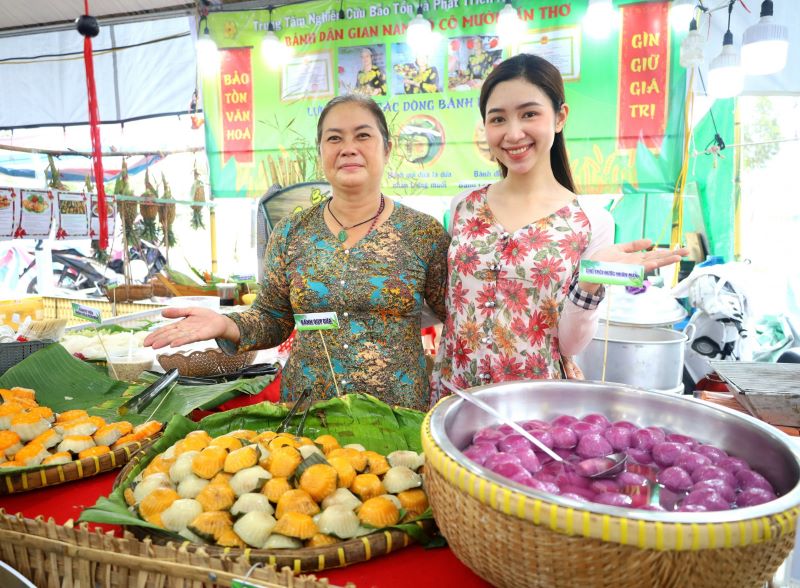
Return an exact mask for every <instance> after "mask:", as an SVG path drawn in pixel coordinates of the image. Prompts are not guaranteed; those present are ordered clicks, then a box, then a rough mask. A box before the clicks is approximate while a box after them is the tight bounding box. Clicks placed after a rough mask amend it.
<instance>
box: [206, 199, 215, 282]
mask: <svg viewBox="0 0 800 588" xmlns="http://www.w3.org/2000/svg"><path fill="white" fill-rule="evenodd" d="M208 200H209V203H210V204H211V206H209V209H208V217H209V225H208V226H209V232H210V233H211V274H212V275H213V274H216V273H217V215H216V213H215V212H214V205H213V202H214V194H213V193H212V194H211V195H210V196H209V197H208Z"/></svg>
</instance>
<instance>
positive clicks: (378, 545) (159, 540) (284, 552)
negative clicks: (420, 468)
mask: <svg viewBox="0 0 800 588" xmlns="http://www.w3.org/2000/svg"><path fill="white" fill-rule="evenodd" d="M148 447H149V445H148V446H145V447H143V448H142V450H141V451H140V452H139V453H138V454H137V455H136V456H134V458H133V459H131V460H130V461H129V462H128V464H127V465H126V466H125V467H124V468H123V469H122V470H121V471H120V473H119V474H118V475H117V478H116V479H115V480H114V488H117V487H118V486H120V485H121V484H122V483H123V481H124V480H125V479H126V478H127V477H128V475H129V474H130V472H131V471H132V470H133V469H134V468H135V467H136V466H137V465H138V464H139V462H140V461H142V460H147V457H148V456H147V449H148ZM144 463H146V461H144ZM416 525H417V526H419V527H420V529H422V531H423V532H424V533H426V534H428V535H433V534H436V533H438V529H437V527H436V523H435V522H434V521H433V520H432V519H423V520H420V521H417V522H416ZM125 530H126V531H128V532H130V533H132V534H133V535H134V536H136V537H138V538H139V539H142V540H144V539H149V540H151V541H152V542H153V543H156V544H159V545H166V544H167V543H169V542H170V541H173V540H174V539H173V536H171V535H169V534H168V533H166V532H159V531H157V530H155V529H151V528H147V527H135V526H126V527H125ZM413 541H414V540H413V539H412V538H411V537H409V535H408V534H407V533H404V532H403V531H401V530H399V529H383V530H380V531H376V532H375V533H370V534H369V535H364V536H363V537H358V538H356V539H349V540H346V541H340V542H339V543H335V544H333V545H328V546H325V547H306V548H303V549H273V550H270V549H250V548H248V549H239V548H232V547H217V546H215V545H201V544H197V543H191V542H189V541H186V542H185V543H184V544H183V545H182V548H183V549H185V550H186V551H189V552H194V551H198V550H202V551H203V552H204V553H206V554H208V555H209V556H210V557H215V558H219V557H230V558H240V559H242V560H244V561H246V562H248V563H250V564H254V563H263V564H266V565H270V566H275V567H277V568H279V569H282V568H284V567H288V568H290V569H291V570H293V571H294V573H296V574H300V573H305V572H319V571H322V570H327V569H332V568H341V567H345V566H349V565H352V564H355V563H360V562H362V561H369V560H371V559H374V558H376V557H378V556H381V555H388V554H389V553H392V552H394V551H397V550H398V549H402V548H403V547H407V546H408V545H409V544H411V543H412V542H413Z"/></svg>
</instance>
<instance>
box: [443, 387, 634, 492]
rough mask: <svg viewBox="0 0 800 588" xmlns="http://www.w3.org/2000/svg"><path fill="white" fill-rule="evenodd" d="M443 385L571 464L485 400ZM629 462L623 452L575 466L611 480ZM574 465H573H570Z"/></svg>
mask: <svg viewBox="0 0 800 588" xmlns="http://www.w3.org/2000/svg"><path fill="white" fill-rule="evenodd" d="M441 383H442V385H443V386H444V387H445V388H447V389H448V390H450V391H451V392H454V393H455V394H457V395H458V396H459V397H461V398H463V399H464V400H466V401H467V402H469V403H470V404H474V405H475V406H477V407H478V408H480V409H481V410H483V411H484V412H487V413H489V414H490V415H492V416H493V417H494V418H496V419H497V420H498V421H500V422H501V423H503V424H504V425H508V426H509V427H511V428H512V429H514V430H515V431H516V432H517V433H519V434H520V435H522V436H523V437H525V439H527V440H528V441H530V442H531V443H533V444H534V445H535V446H536V447H538V448H539V449H540V450H541V451H543V452H544V453H546V454H547V455H549V456H550V457H552V458H553V459H554V460H555V461H557V462H560V463H563V464H568V463H569V462H566V461H564V458H562V457H561V456H560V455H558V454H557V453H556V452H555V451H553V450H552V449H550V448H549V447H548V446H547V445H545V444H544V443H542V442H541V441H539V440H538V439H537V438H536V437H534V436H533V435H531V434H530V433H529V432H528V431H526V430H525V429H523V428H522V427H521V426H519V425H518V424H517V423H515V422H514V421H512V420H509V419H507V418H506V417H504V416H503V415H501V414H500V413H499V412H497V410H495V409H494V408H492V407H491V406H489V405H488V404H486V403H485V402H484V401H483V400H481V399H479V398H477V397H476V396H475V395H473V394H470V393H469V392H465V391H464V390H461V389H460V388H456V387H455V386H454V385H453V384H451V383H450V382H448V381H446V380H441ZM627 461H628V455H627V454H626V453H625V452H624V451H622V452H618V453H612V454H611V455H606V456H604V457H592V458H589V459H584V460H583V461H579V462H578V463H576V464H574V468H575V471H576V472H577V473H578V474H579V475H580V476H583V477H585V478H593V479H595V478H610V477H611V476H615V475H616V474H618V473H620V472H622V471H623V470H624V469H625V463H626V462H627ZM569 465H573V464H569Z"/></svg>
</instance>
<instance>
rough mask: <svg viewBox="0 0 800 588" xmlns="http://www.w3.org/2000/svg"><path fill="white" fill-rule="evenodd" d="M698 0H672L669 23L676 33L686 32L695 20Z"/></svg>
mask: <svg viewBox="0 0 800 588" xmlns="http://www.w3.org/2000/svg"><path fill="white" fill-rule="evenodd" d="M695 2H696V0H672V6H670V7H669V22H670V24H671V25H672V28H673V29H674V30H676V31H685V30H686V27H687V26H689V21H691V20H692V19H693V18H694V11H695Z"/></svg>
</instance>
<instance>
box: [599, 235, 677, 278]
mask: <svg viewBox="0 0 800 588" xmlns="http://www.w3.org/2000/svg"><path fill="white" fill-rule="evenodd" d="M652 245H653V242H652V241H650V239H637V240H636V241H630V242H629V243H617V244H615V245H611V246H609V247H606V248H605V249H601V250H600V251H598V252H597V253H595V254H594V255H593V256H592V261H608V262H613V263H628V264H632V265H643V266H644V269H645V271H650V270H654V269H656V268H659V267H663V266H665V265H670V264H672V263H678V262H679V261H680V260H681V257H684V256H686V255H688V254H689V250H688V249H686V248H685V247H680V248H678V249H652V250H651V249H650V248H651V247H652Z"/></svg>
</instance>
